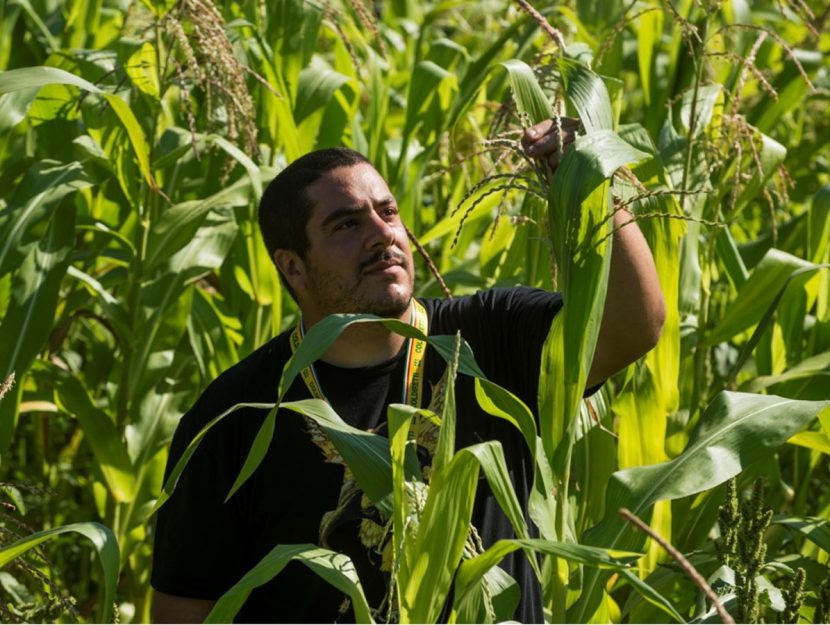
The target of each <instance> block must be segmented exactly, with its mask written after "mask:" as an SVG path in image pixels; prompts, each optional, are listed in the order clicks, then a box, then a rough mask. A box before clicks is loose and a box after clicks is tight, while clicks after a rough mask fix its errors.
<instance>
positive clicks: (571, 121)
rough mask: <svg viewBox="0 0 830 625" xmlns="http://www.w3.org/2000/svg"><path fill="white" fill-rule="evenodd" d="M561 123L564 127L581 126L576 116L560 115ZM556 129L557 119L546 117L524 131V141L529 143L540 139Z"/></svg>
mask: <svg viewBox="0 0 830 625" xmlns="http://www.w3.org/2000/svg"><path fill="white" fill-rule="evenodd" d="M559 123H560V124H561V126H562V128H567V129H569V130H570V129H573V128H578V127H579V123H580V122H579V120H578V119H576V118H575V117H560V118H559ZM555 130H556V121H555V120H554V119H546V120H544V121H541V122H539V123H538V124H535V125H533V126H531V127H530V128H527V129H526V130H525V132H524V136H523V137H522V141H523V142H525V143H526V144H527V145H529V144H531V143H533V141H535V140H537V139H540V138H541V137H543V136H545V135H546V134H548V133H550V132H553V131H555Z"/></svg>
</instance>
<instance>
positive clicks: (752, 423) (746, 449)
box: [568, 392, 830, 622]
mask: <svg viewBox="0 0 830 625" xmlns="http://www.w3.org/2000/svg"><path fill="white" fill-rule="evenodd" d="M829 404H830V402H826V401H825V402H810V401H798V400H792V399H785V398H782V397H776V396H773V395H751V394H746V393H731V392H722V393H720V394H718V395H717V396H716V397H715V398H714V399H713V400H712V402H711V403H710V404H709V405H708V406H707V407H706V410H705V411H704V412H703V414H702V415H701V417H700V421H699V422H698V425H697V428H696V429H695V431H694V432H693V433H692V435H691V437H690V439H689V444H688V446H687V447H686V449H685V451H684V452H683V453H682V454H680V455H679V456H677V457H676V458H674V459H672V460H670V461H669V462H665V463H662V464H658V465H651V466H645V467H633V468H629V469H625V470H623V471H618V472H617V473H615V474H614V476H613V477H612V479H611V481H610V482H609V484H608V490H607V492H606V503H605V514H606V516H605V519H603V521H602V522H601V523H599V524H598V525H597V526H595V527H594V528H592V529H591V530H589V531H588V532H586V534H585V536H584V537H583V539H584V541H585V542H586V543H587V544H592V545H598V546H603V547H607V548H610V549H632V548H635V549H636V548H638V547H639V545H640V544H642V542H643V540H644V538H643V537H642V536H641V535H639V534H637V533H636V532H635V531H634V530H633V529H632V528H630V527H629V526H628V525H627V524H626V522H625V521H623V520H622V519H621V518H620V517H619V515H618V514H617V511H618V510H619V509H620V508H623V507H625V508H628V509H629V510H631V511H632V512H633V513H634V514H636V515H638V516H641V517H645V516H647V515H648V514H649V511H650V509H651V507H652V506H653V505H654V503H656V502H657V501H662V500H666V499H679V498H681V497H687V496H689V495H694V494H695V493H699V492H702V491H704V490H706V489H709V488H713V487H714V486H717V485H718V484H721V483H723V482H725V481H726V480H728V479H729V478H731V477H734V476H735V475H737V474H738V473H740V472H741V471H742V470H743V469H744V468H745V467H746V466H748V465H750V464H752V463H753V462H756V461H758V460H761V459H764V458H766V457H767V456H768V454H769V452H770V451H771V450H773V449H776V448H777V447H779V446H781V445H782V444H784V443H785V442H786V441H787V440H788V439H789V438H790V437H791V436H793V435H794V434H795V433H797V432H798V431H800V430H801V429H802V428H803V427H804V426H805V425H807V424H808V423H809V422H810V421H811V420H812V419H814V418H815V417H816V415H818V413H820V412H822V411H823V410H825V409H826V408H827V406H828V405H829ZM601 585H602V581H601V579H600V578H599V576H597V575H596V574H595V573H593V572H588V573H587V578H586V580H585V585H584V588H586V589H589V590H588V592H586V593H585V594H583V596H582V597H581V598H580V599H579V601H578V602H577V603H576V604H575V605H574V606H573V608H572V609H571V610H569V611H568V618H569V619H574V621H573V622H584V620H585V618H587V616H588V615H590V614H591V613H593V611H594V609H595V608H596V606H597V605H598V602H599V600H600V596H601V592H600V590H599V589H600V588H601Z"/></svg>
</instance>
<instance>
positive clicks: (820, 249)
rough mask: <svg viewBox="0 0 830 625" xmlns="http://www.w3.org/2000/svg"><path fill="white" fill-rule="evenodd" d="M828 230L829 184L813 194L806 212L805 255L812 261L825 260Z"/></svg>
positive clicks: (829, 221) (829, 219)
mask: <svg viewBox="0 0 830 625" xmlns="http://www.w3.org/2000/svg"><path fill="white" fill-rule="evenodd" d="M828 232H830V184H826V185H824V186H823V187H822V188H821V189H819V190H818V191H817V192H816V194H815V195H814V196H813V201H812V202H811V203H810V210H809V212H808V214H807V256H808V258H809V260H811V261H812V262H814V263H821V262H827V260H828V258H827V248H828V242H827V238H828V237H827V233H828Z"/></svg>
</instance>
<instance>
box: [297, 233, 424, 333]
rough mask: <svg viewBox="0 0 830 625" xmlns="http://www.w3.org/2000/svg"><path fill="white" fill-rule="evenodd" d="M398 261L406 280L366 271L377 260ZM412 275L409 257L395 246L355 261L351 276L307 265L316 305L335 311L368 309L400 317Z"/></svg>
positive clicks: (409, 298)
mask: <svg viewBox="0 0 830 625" xmlns="http://www.w3.org/2000/svg"><path fill="white" fill-rule="evenodd" d="M389 261H393V262H396V263H399V265H400V267H401V268H402V269H403V270H404V271H405V273H406V276H407V277H406V280H405V281H403V282H401V281H399V280H398V279H396V280H394V281H392V280H390V281H384V280H383V278H381V279H378V278H377V277H375V276H372V275H370V274H367V273H366V270H367V269H368V268H369V267H371V266H372V265H374V264H375V263H379V262H389ZM412 291H413V277H412V266H411V263H410V262H409V258H408V257H407V256H406V255H405V254H403V253H402V252H400V251H399V250H397V249H390V250H384V251H382V252H378V253H376V254H373V255H372V257H370V258H368V259H367V260H365V261H363V262H361V263H360V265H358V268H357V271H356V272H355V274H354V276H353V277H352V278H351V279H350V280H349V279H344V278H343V276H342V275H339V274H337V275H335V274H333V273H331V272H327V271H325V270H318V269H317V268H316V267H314V266H313V265H309V292H310V295H311V296H312V298H313V299H314V301H315V302H316V303H317V305H318V306H319V307H320V308H321V309H322V310H325V311H327V313H328V314H334V313H368V314H372V315H377V316H378V317H387V318H399V317H401V315H403V314H404V312H406V310H407V308H409V305H410V302H411V301H412Z"/></svg>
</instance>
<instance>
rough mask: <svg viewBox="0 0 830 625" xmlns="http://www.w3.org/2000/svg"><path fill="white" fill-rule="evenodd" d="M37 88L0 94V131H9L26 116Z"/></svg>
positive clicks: (35, 95)
mask: <svg viewBox="0 0 830 625" xmlns="http://www.w3.org/2000/svg"><path fill="white" fill-rule="evenodd" d="M39 90H40V89H39V88H38V87H32V88H30V89H20V90H18V91H12V92H11V93H5V94H3V95H0V132H2V133H6V132H9V131H10V130H11V129H12V128H14V127H15V126H17V124H19V123H20V122H21V121H23V119H25V118H26V115H27V114H28V113H29V108H30V107H31V106H32V102H33V101H34V99H35V98H36V97H37V93H38V91H39Z"/></svg>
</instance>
